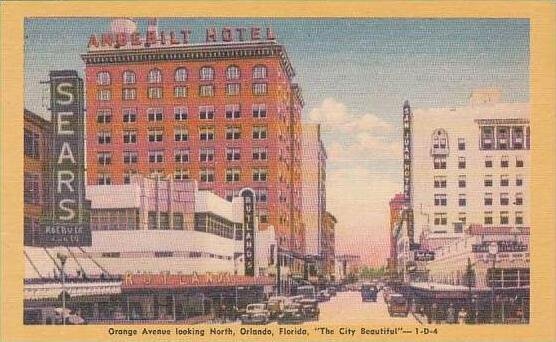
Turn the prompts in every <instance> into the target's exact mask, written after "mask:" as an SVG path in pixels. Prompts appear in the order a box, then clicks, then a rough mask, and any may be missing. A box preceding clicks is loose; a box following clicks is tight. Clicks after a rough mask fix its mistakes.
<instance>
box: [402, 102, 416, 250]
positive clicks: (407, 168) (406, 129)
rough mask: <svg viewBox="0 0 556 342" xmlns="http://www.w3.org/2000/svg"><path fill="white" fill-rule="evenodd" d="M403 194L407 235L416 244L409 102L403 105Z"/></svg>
mask: <svg viewBox="0 0 556 342" xmlns="http://www.w3.org/2000/svg"><path fill="white" fill-rule="evenodd" d="M403 193H404V197H405V204H406V205H405V208H404V215H405V220H406V222H407V235H408V236H409V241H410V243H411V244H413V243H414V241H415V239H414V230H413V224H414V222H413V208H412V205H411V203H412V198H411V107H410V106H409V101H408V100H405V101H404V103H403Z"/></svg>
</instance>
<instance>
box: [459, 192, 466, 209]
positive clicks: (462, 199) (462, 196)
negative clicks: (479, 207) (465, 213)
mask: <svg viewBox="0 0 556 342" xmlns="http://www.w3.org/2000/svg"><path fill="white" fill-rule="evenodd" d="M458 205H459V206H460V207H465V206H466V205H467V199H466V198H465V194H459V197H458Z"/></svg>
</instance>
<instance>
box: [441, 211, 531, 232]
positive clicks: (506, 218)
mask: <svg viewBox="0 0 556 342" xmlns="http://www.w3.org/2000/svg"><path fill="white" fill-rule="evenodd" d="M483 217H484V220H483V223H484V224H485V225H493V224H494V216H493V213H492V211H485V212H484V216H483ZM458 220H459V222H461V223H462V224H466V221H467V219H466V214H465V213H464V212H463V213H459V214H458ZM498 223H499V224H501V225H508V224H510V213H509V212H508V211H501V212H500V215H499V220H498ZM513 223H514V224H516V225H523V224H524V218H523V212H521V211H516V212H515V213H514V220H513ZM434 225H435V226H446V225H448V214H447V213H434ZM458 232H459V233H461V231H456V233H458Z"/></svg>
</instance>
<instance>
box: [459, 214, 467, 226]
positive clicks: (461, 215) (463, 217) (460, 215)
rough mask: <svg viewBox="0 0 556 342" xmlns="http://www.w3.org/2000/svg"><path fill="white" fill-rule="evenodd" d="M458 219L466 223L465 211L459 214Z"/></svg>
mask: <svg viewBox="0 0 556 342" xmlns="http://www.w3.org/2000/svg"><path fill="white" fill-rule="evenodd" d="M458 220H459V221H460V222H461V223H463V224H464V225H465V223H466V222H467V218H466V215H465V213H463V212H461V213H459V214H458Z"/></svg>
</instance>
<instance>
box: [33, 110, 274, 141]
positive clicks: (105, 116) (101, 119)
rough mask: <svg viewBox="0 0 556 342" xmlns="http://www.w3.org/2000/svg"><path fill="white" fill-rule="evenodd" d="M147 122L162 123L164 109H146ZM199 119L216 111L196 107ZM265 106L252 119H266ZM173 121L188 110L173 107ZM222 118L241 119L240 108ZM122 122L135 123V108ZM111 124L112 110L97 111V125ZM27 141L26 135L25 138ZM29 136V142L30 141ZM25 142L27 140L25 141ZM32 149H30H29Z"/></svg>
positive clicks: (182, 117)
mask: <svg viewBox="0 0 556 342" xmlns="http://www.w3.org/2000/svg"><path fill="white" fill-rule="evenodd" d="M146 113H147V120H148V121H163V120H164V109H163V108H148V109H147V111H146ZM198 113H199V119H201V120H213V119H214V118H215V116H216V110H215V107H214V106H206V105H205V106H199V107H198ZM266 113H267V110H266V104H264V103H257V104H253V106H252V110H251V114H252V116H253V118H257V119H263V118H266ZM173 116H174V120H175V121H185V120H187V119H188V117H189V110H188V108H187V107H184V106H180V107H174V115H173ZM224 117H225V118H226V119H239V118H241V106H240V105H239V104H228V105H226V106H225V108H224ZM122 121H123V122H124V123H133V122H137V109H136V108H124V109H123V116H122ZM111 122H112V110H111V109H99V110H98V111H97V123H111ZM25 137H26V139H27V135H26V136H25ZM32 137H33V136H32V135H30V138H29V141H31V139H32ZM26 141H27V140H26ZM30 148H32V147H30Z"/></svg>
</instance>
